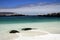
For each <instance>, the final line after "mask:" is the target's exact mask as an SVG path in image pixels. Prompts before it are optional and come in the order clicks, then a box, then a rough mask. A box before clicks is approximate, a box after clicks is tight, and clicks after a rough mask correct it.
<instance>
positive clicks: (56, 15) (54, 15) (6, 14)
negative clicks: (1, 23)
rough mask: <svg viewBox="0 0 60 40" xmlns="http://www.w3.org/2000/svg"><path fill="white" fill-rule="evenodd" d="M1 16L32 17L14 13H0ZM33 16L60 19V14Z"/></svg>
mask: <svg viewBox="0 0 60 40" xmlns="http://www.w3.org/2000/svg"><path fill="white" fill-rule="evenodd" d="M0 16H31V15H24V14H17V13H14V12H0ZM32 16H45V17H60V12H58V13H48V14H44V15H32Z"/></svg>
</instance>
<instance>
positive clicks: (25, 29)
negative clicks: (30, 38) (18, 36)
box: [22, 28, 32, 31]
mask: <svg viewBox="0 0 60 40" xmlns="http://www.w3.org/2000/svg"><path fill="white" fill-rule="evenodd" d="M22 30H24V31H28V30H32V28H23V29H22Z"/></svg>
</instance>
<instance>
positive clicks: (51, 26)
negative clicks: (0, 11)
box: [0, 22, 60, 40]
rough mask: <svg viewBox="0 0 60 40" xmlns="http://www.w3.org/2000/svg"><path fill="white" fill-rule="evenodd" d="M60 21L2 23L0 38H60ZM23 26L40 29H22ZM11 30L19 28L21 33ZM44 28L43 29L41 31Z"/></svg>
mask: <svg viewBox="0 0 60 40" xmlns="http://www.w3.org/2000/svg"><path fill="white" fill-rule="evenodd" d="M59 24H60V22H42V23H39V22H37V23H15V24H0V27H3V28H1V29H0V31H1V30H3V31H1V32H0V40H20V39H21V40H60V38H59V37H60V27H59ZM22 28H36V29H39V30H40V31H39V30H35V31H34V30H32V31H22V30H21V29H22ZM10 30H18V31H19V32H20V33H17V34H10V33H9V31H10ZM41 30H43V31H41Z"/></svg>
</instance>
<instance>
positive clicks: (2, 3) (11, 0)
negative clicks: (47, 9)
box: [0, 0, 60, 8]
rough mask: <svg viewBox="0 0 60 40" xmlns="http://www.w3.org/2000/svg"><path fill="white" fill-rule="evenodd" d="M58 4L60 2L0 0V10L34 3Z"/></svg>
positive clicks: (46, 0)
mask: <svg viewBox="0 0 60 40" xmlns="http://www.w3.org/2000/svg"><path fill="white" fill-rule="evenodd" d="M43 2H46V3H60V0H0V8H12V7H18V6H21V5H27V4H36V3H43Z"/></svg>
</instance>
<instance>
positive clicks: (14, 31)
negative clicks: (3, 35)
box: [9, 30, 19, 33]
mask: <svg viewBox="0 0 60 40" xmlns="http://www.w3.org/2000/svg"><path fill="white" fill-rule="evenodd" d="M9 33H19V31H17V30H11V31H10V32H9Z"/></svg>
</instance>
